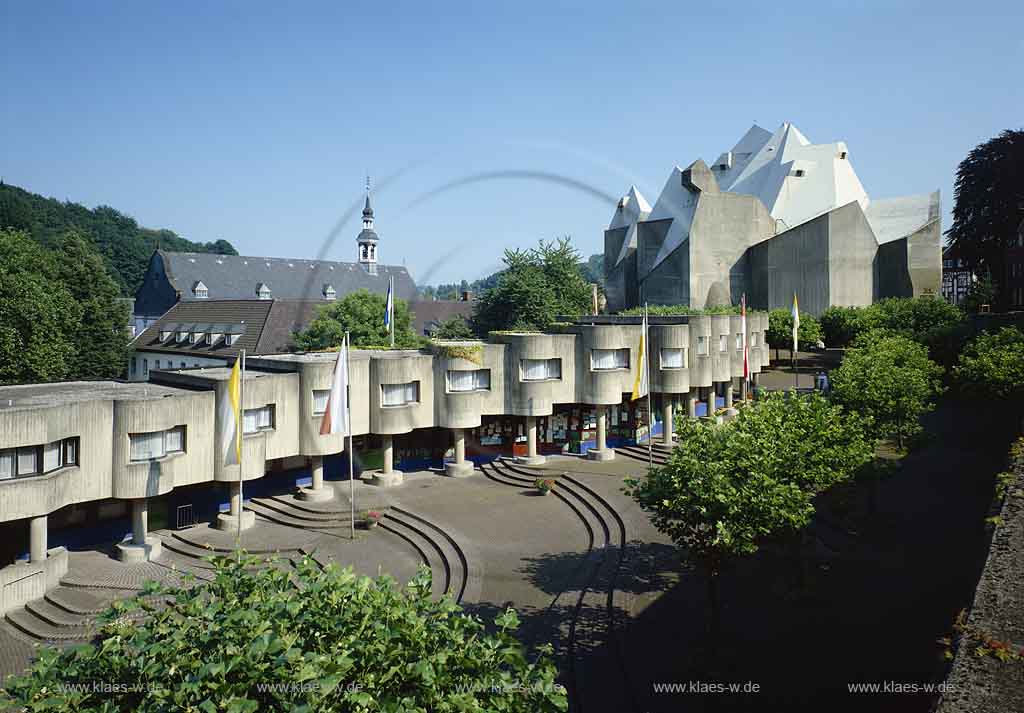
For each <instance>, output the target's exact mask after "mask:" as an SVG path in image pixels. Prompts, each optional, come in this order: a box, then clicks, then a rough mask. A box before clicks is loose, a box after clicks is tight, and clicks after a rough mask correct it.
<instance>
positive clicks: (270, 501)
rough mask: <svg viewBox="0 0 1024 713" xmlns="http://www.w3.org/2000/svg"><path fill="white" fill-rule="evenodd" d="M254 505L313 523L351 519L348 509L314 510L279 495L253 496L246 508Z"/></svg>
mask: <svg viewBox="0 0 1024 713" xmlns="http://www.w3.org/2000/svg"><path fill="white" fill-rule="evenodd" d="M252 505H256V506H257V507H258V508H261V509H264V510H272V511H273V512H276V513H280V514H281V515H284V516H286V517H289V518H292V519H294V520H308V521H309V522H311V523H318V522H335V521H341V520H343V521H345V522H348V521H349V520H350V519H351V517H350V513H349V511H348V510H345V511H342V510H341V509H331V510H315V511H314V510H312V509H310V508H305V507H298V505H297V504H295V503H292V502H289V501H287V500H284V499H281V498H277V497H273V498H252V499H251V500H249V502H247V503H246V505H245V506H246V508H249V509H252V507H251V506H252Z"/></svg>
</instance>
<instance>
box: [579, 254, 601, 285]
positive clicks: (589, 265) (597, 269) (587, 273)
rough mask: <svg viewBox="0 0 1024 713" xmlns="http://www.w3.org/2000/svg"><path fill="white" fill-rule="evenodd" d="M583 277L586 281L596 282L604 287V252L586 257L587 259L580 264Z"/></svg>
mask: <svg viewBox="0 0 1024 713" xmlns="http://www.w3.org/2000/svg"><path fill="white" fill-rule="evenodd" d="M580 271H581V272H582V273H583V279H584V280H586V281H587V282H588V283H594V282H596V283H597V284H598V285H599V286H600V287H601V288H604V253H597V254H596V255H591V256H590V257H589V258H587V261H586V262H585V263H583V264H581V265H580Z"/></svg>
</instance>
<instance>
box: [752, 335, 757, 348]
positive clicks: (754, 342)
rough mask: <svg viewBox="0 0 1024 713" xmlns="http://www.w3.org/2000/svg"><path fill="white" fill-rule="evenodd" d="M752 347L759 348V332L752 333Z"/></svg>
mask: <svg viewBox="0 0 1024 713" xmlns="http://www.w3.org/2000/svg"><path fill="white" fill-rule="evenodd" d="M750 346H752V347H756V346H757V332H751V333H750Z"/></svg>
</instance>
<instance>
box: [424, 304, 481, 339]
mask: <svg viewBox="0 0 1024 713" xmlns="http://www.w3.org/2000/svg"><path fill="white" fill-rule="evenodd" d="M409 310H410V311H411V312H412V317H413V329H415V330H416V334H419V335H422V334H423V330H424V329H425V328H426V327H427V326H428V325H430V324H440V323H441V322H444V321H445V320H447V319H449V318H451V317H453V316H455V315H459V316H460V317H464V318H465V319H467V320H468V319H469V318H470V317H472V316H473V303H472V302H471V301H469V302H467V301H465V300H424V301H422V302H411V303H409Z"/></svg>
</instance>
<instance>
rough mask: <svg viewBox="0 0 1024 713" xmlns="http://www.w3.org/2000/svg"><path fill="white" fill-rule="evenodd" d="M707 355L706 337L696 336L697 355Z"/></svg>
mask: <svg viewBox="0 0 1024 713" xmlns="http://www.w3.org/2000/svg"><path fill="white" fill-rule="evenodd" d="M707 355H708V338H707V337H697V356H707Z"/></svg>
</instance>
